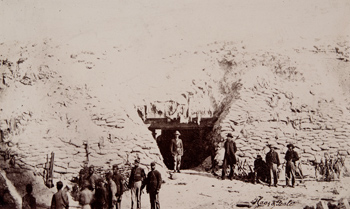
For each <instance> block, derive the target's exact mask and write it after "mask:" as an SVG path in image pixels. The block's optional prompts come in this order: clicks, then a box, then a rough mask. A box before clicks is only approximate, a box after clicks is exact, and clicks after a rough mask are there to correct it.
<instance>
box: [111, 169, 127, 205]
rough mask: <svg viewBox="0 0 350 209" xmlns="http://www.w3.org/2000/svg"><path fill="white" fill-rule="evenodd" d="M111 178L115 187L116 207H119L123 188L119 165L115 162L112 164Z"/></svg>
mask: <svg viewBox="0 0 350 209" xmlns="http://www.w3.org/2000/svg"><path fill="white" fill-rule="evenodd" d="M112 179H113V181H114V183H115V185H116V187H117V193H116V197H117V203H116V209H120V208H121V202H122V195H123V189H124V178H123V176H122V175H121V174H120V173H119V167H118V165H117V164H114V165H113V176H112Z"/></svg>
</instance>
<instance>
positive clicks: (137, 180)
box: [129, 159, 146, 209]
mask: <svg viewBox="0 0 350 209" xmlns="http://www.w3.org/2000/svg"><path fill="white" fill-rule="evenodd" d="M139 163H140V160H139V159H136V160H135V166H134V167H133V168H132V169H131V173H130V178H129V188H130V191H131V209H133V208H134V205H135V204H136V208H137V209H140V208H141V186H142V182H143V180H144V179H145V178H146V174H145V171H144V170H143V169H142V168H140V167H139Z"/></svg>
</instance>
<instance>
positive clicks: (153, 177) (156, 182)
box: [145, 162, 162, 209]
mask: <svg viewBox="0 0 350 209" xmlns="http://www.w3.org/2000/svg"><path fill="white" fill-rule="evenodd" d="M145 184H146V191H147V193H149V199H150V202H151V209H160V203H159V190H160V186H161V185H162V176H161V174H160V173H159V171H157V170H156V164H155V163H154V162H152V163H151V171H150V172H149V173H148V174H147V178H146V180H145Z"/></svg>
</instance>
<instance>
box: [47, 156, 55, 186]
mask: <svg viewBox="0 0 350 209" xmlns="http://www.w3.org/2000/svg"><path fill="white" fill-rule="evenodd" d="M54 157H55V153H53V152H51V160H50V164H49V168H48V170H47V178H46V186H47V187H49V188H52V187H53V186H54V185H53V165H54Z"/></svg>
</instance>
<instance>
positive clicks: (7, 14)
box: [0, 0, 350, 208]
mask: <svg viewBox="0 0 350 209" xmlns="http://www.w3.org/2000/svg"><path fill="white" fill-rule="evenodd" d="M0 19H1V23H2V26H1V27H2V29H1V33H0V43H13V42H15V43H18V45H21V44H22V43H24V44H28V43H39V42H40V43H42V42H44V41H45V40H50V42H51V43H53V44H52V45H56V46H57V53H58V54H57V55H56V56H57V57H60V56H62V57H64V56H66V57H69V56H70V55H71V54H73V53H74V52H81V51H84V50H88V51H91V52H94V53H95V54H98V53H101V56H102V55H103V53H104V51H105V50H107V49H110V48H114V49H116V52H114V53H108V56H106V57H103V56H102V59H101V60H99V61H98V62H100V63H103V64H101V65H99V68H98V70H100V72H103V73H100V74H98V75H97V74H93V73H92V74H88V75H86V74H85V73H84V72H85V71H79V70H77V71H74V73H72V71H71V68H62V69H61V70H62V72H60V73H61V74H62V75H63V77H64V78H65V79H67V80H66V81H67V83H69V82H76V83H81V84H84V83H89V86H90V87H91V88H94V87H96V86H101V83H106V84H110V85H111V86H112V87H110V88H109V90H110V91H112V90H111V89H113V88H122V87H123V86H125V85H126V83H134V84H135V83H136V84H138V86H137V85H136V86H134V87H133V88H132V89H131V92H132V93H135V94H137V93H142V90H143V87H144V86H149V85H153V84H154V83H157V85H156V86H157V87H159V86H162V85H161V83H162V82H163V81H162V78H164V76H166V74H165V73H164V71H163V70H164V68H169V67H170V66H173V65H174V66H176V69H175V70H177V69H181V68H182V67H183V66H186V69H191V66H193V65H196V64H198V63H193V61H192V60H187V59H186V58H183V59H182V62H183V63H176V64H174V63H170V64H169V63H167V64H164V62H162V61H161V60H162V59H163V58H164V57H169V56H171V55H173V54H177V53H179V52H183V51H185V50H189V51H195V50H197V49H201V48H202V47H205V46H207V45H208V44H210V43H215V42H225V41H228V42H230V41H234V42H238V43H239V42H244V43H245V45H247V47H250V50H251V51H254V49H257V50H258V49H259V50H271V51H275V52H281V51H284V50H290V49H291V48H302V47H306V48H307V47H310V46H313V45H314V44H333V43H336V42H337V41H341V40H346V39H348V38H349V35H350V2H349V1H347V0H321V1H316V0H311V1H303V0H295V1H287V0H285V1H277V0H267V1H259V2H257V1H253V0H248V1H239V0H234V1H231V0H223V1H220V2H217V1H209V0H204V1H199V0H191V1H174V0H169V1H159V0H150V1H139V0H138V1H125V0H116V1H104V2H100V1H93V0H88V1H81V0H77V1H67V0H64V1H44V0H35V1H18V0H17V1H16V0H15V1H4V0H1V1H0ZM44 50H45V49H44ZM1 54H6V52H1ZM96 62H97V61H96ZM62 67H64V65H63V66H62ZM73 67H74V66H73ZM170 73H171V71H170ZM191 73H195V72H194V71H188V73H187V74H185V75H186V76H190V75H191ZM96 75H97V76H98V77H96ZM339 77H342V76H339ZM343 82H345V84H348V81H343ZM174 85H175V86H176V85H177V84H174ZM104 90H105V89H103V90H102V89H101V90H100V91H101V92H102V91H104ZM129 90H130V89H129ZM158 90H159V88H158ZM96 91H98V90H96ZM128 93H130V91H126V93H125V92H124V94H125V95H126V96H127V95H128ZM160 93H161V90H159V94H160ZM121 94H123V93H121ZM155 94H157V92H155ZM109 96H110V95H108V93H106V92H104V94H101V97H106V98H108V97H109ZM282 183H283V182H281V184H282ZM349 184H350V179H349V178H344V179H343V180H342V181H341V182H337V181H336V182H321V183H319V182H315V181H309V182H305V183H303V184H300V185H298V186H297V187H296V188H294V189H292V188H283V187H282V186H279V187H278V188H269V187H266V186H262V185H253V184H249V183H244V182H240V181H235V180H234V181H230V180H225V181H221V180H219V179H217V178H215V177H213V176H211V175H209V174H206V173H198V172H196V171H192V170H187V171H184V172H183V173H181V174H178V179H177V180H169V179H167V181H166V184H164V185H163V188H162V190H161V194H160V199H161V205H162V208H234V207H235V205H236V203H237V202H240V201H244V202H247V201H248V202H251V201H253V200H254V199H256V198H258V197H259V196H262V197H263V200H264V201H266V202H272V201H273V200H277V199H281V200H282V202H283V203H285V202H289V201H290V200H291V201H295V204H292V205H291V206H288V208H301V207H302V206H304V205H305V204H313V205H314V204H315V203H316V202H317V201H318V200H319V199H320V198H335V199H340V198H342V197H347V198H348V197H350V192H349V190H348V188H350V187H349V186H350V185H349ZM148 200H149V199H148V196H147V195H143V208H148V207H149V203H148V202H149V201H148ZM255 206H256V205H255ZM122 207H123V208H128V207H130V193H129V192H126V194H125V195H124V197H123V203H122ZM266 208H272V207H270V206H267V207H266ZM276 208H284V207H282V206H276Z"/></svg>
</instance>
